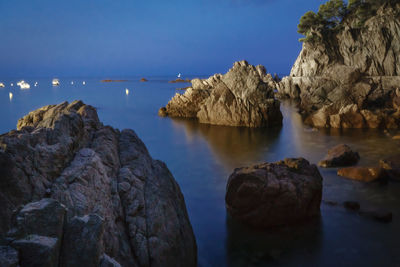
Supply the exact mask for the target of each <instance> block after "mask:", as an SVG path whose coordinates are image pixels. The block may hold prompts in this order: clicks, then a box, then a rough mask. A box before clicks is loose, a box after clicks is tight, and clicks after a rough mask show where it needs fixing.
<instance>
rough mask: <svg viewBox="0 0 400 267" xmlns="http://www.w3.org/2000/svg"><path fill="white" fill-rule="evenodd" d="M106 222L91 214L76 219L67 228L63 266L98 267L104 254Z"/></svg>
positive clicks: (63, 250)
mask: <svg viewBox="0 0 400 267" xmlns="http://www.w3.org/2000/svg"><path fill="white" fill-rule="evenodd" d="M103 234H104V220H103V219H102V218H101V217H100V216H98V215H96V214H90V215H85V216H83V217H74V218H72V220H71V221H70V222H68V224H67V225H66V228H65V233H64V239H63V246H62V254H61V266H87V267H98V266H99V263H100V260H101V255H102V254H103V244H102V242H101V241H102V239H103Z"/></svg>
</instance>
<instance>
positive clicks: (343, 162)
mask: <svg viewBox="0 0 400 267" xmlns="http://www.w3.org/2000/svg"><path fill="white" fill-rule="evenodd" d="M359 159H360V156H359V155H358V153H357V152H355V151H353V150H351V148H350V147H349V146H348V145H345V144H341V145H337V146H335V147H333V148H331V149H329V150H328V154H326V156H325V157H324V158H323V159H322V160H321V161H320V162H319V163H318V165H319V166H321V167H324V168H331V167H341V166H350V165H354V164H356V163H357V162H358V160H359Z"/></svg>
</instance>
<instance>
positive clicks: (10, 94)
mask: <svg viewBox="0 0 400 267" xmlns="http://www.w3.org/2000/svg"><path fill="white" fill-rule="evenodd" d="M8 97H9V98H10V101H11V100H12V98H13V93H11V92H9V93H8Z"/></svg>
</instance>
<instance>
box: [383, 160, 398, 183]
mask: <svg viewBox="0 0 400 267" xmlns="http://www.w3.org/2000/svg"><path fill="white" fill-rule="evenodd" d="M379 165H380V166H381V168H383V169H384V170H385V172H386V174H387V175H388V177H389V179H391V180H394V181H400V155H396V156H393V157H389V158H386V159H381V160H380V161H379Z"/></svg>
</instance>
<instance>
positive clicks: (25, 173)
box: [0, 101, 197, 266]
mask: <svg viewBox="0 0 400 267" xmlns="http://www.w3.org/2000/svg"><path fill="white" fill-rule="evenodd" d="M0 167H1V168H0V184H1V187H0V206H1V207H2V208H1V209H0V218H1V219H0V241H1V238H2V237H6V238H5V241H4V242H6V243H7V244H8V245H9V246H12V247H15V248H16V249H17V250H18V251H19V261H20V263H21V266H58V262H63V264H64V265H70V264H73V265H76V264H78V263H82V262H85V265H87V266H98V265H99V264H100V263H101V264H103V265H104V264H108V265H109V263H110V262H111V263H112V262H113V261H115V264H114V265H117V264H120V265H121V266H195V265H196V264H197V256H196V255H197V252H196V250H197V249H196V242H195V238H194V235H193V230H192V227H191V225H190V222H189V218H188V215H187V211H186V207H185V203H184V199H183V196H182V194H181V192H180V189H179V186H178V184H177V183H176V182H175V180H174V178H173V176H172V175H171V173H170V172H169V170H168V168H167V166H166V165H165V164H164V163H162V162H160V161H157V160H154V159H152V158H151V157H150V155H149V153H148V151H147V149H146V147H145V145H144V144H143V143H142V141H141V140H140V139H139V138H138V137H137V135H136V134H135V133H134V132H133V131H132V130H124V131H122V132H120V131H118V130H116V129H113V128H112V127H109V126H103V124H102V123H101V122H100V121H99V119H98V116H97V112H96V110H95V109H94V108H93V107H91V106H89V105H85V104H84V103H83V102H81V101H75V102H72V103H67V102H64V103H61V104H59V105H50V106H45V107H43V108H40V109H38V110H35V111H33V112H31V113H29V114H28V115H27V116H25V117H24V118H22V119H20V120H19V121H18V126H17V130H16V131H10V132H9V133H6V134H3V135H1V136H0ZM21 205H24V206H23V207H22V208H19V207H20V206H21ZM14 210H16V211H17V213H16V214H15V215H13V211H14ZM13 218H14V219H13ZM61 236H62V237H63V238H61ZM4 242H2V243H4ZM61 243H62V244H61ZM104 255H107V256H108V257H109V258H110V259H111V258H112V259H113V261H110V260H109V259H108V258H106V257H105V256H104ZM0 258H1V256H0ZM53 263H56V264H55V265H53ZM108 265H106V266H108Z"/></svg>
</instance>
